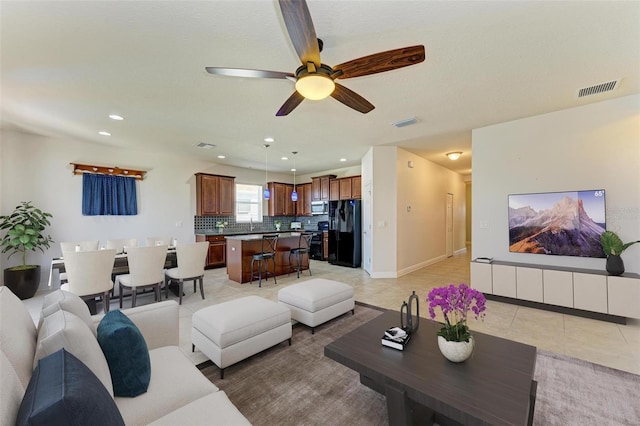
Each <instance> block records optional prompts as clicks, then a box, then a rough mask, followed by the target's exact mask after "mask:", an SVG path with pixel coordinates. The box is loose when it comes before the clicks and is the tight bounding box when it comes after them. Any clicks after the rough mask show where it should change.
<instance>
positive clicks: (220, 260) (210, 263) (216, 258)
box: [196, 235, 227, 269]
mask: <svg viewBox="0 0 640 426" xmlns="http://www.w3.org/2000/svg"><path fill="white" fill-rule="evenodd" d="M200 241H209V251H208V252H207V261H206V265H205V268H206V269H211V268H221V267H223V266H226V264H227V240H226V238H225V236H224V235H196V242H200Z"/></svg>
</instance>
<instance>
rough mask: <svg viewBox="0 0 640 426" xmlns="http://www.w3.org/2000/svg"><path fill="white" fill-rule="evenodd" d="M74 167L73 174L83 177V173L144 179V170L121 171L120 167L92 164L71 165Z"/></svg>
mask: <svg viewBox="0 0 640 426" xmlns="http://www.w3.org/2000/svg"><path fill="white" fill-rule="evenodd" d="M71 165H72V166H73V174H74V175H81V174H83V173H100V174H103V175H116V176H128V177H132V178H135V179H136V180H142V179H144V175H145V173H147V172H145V171H144V170H134V169H121V168H120V167H105V166H94V165H91V164H77V163H71Z"/></svg>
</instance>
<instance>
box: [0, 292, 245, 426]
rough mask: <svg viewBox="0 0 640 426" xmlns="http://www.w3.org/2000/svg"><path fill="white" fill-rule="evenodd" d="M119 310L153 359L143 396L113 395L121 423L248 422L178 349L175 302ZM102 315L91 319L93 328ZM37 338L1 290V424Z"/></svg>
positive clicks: (11, 417) (14, 408) (27, 375)
mask: <svg viewBox="0 0 640 426" xmlns="http://www.w3.org/2000/svg"><path fill="white" fill-rule="evenodd" d="M122 312H123V313H125V314H126V315H127V317H129V318H130V319H131V320H132V321H133V323H134V324H135V325H136V326H137V327H138V329H139V330H140V331H141V333H142V335H143V336H144V339H145V341H146V343H147V346H148V349H149V358H150V361H151V380H150V383H149V388H148V390H147V392H145V393H142V394H141V395H139V396H137V397H134V398H126V397H118V396H116V397H114V401H115V404H116V406H117V408H118V410H119V411H120V414H121V415H122V418H123V420H124V422H125V424H127V425H146V424H153V425H165V424H166V425H177V424H180V425H201V424H208V425H211V424H223V425H249V424H250V423H249V422H248V420H247V419H246V418H245V417H244V416H243V415H242V414H241V413H240V412H239V411H238V409H237V408H236V407H235V406H234V405H233V404H232V403H231V401H229V399H228V398H227V396H226V394H225V393H224V392H223V391H221V390H219V389H218V388H217V387H216V386H215V385H214V384H213V383H211V382H210V381H209V380H208V379H207V378H205V377H204V376H203V375H202V373H200V371H198V369H197V368H196V367H195V366H194V365H193V362H192V361H191V360H190V359H189V358H188V357H187V356H186V355H185V354H184V353H183V352H182V350H181V349H180V348H179V347H178V340H179V332H178V330H179V323H178V305H177V303H176V302H174V301H165V302H160V303H154V304H151V305H145V306H140V307H137V308H133V309H124V310H122ZM101 317H102V316H93V317H91V318H92V320H93V321H94V323H95V324H96V325H97V323H98V322H99V321H100V319H101ZM87 327H89V326H87ZM37 338H38V329H37V327H36V326H35V325H34V321H33V319H32V318H31V316H30V314H29V312H28V311H27V309H26V307H25V306H24V304H23V302H22V301H21V300H20V299H18V298H17V297H16V296H15V295H14V294H13V293H12V292H11V290H9V289H8V288H7V287H4V286H0V425H1V426H4V425H13V424H14V423H15V421H16V416H17V413H18V409H19V407H20V403H21V401H22V398H23V396H24V394H25V390H26V388H27V385H28V384H29V381H30V379H31V375H32V372H33V369H34V357H35V356H36V348H37V345H38V340H37ZM91 345H93V342H91ZM83 346H86V345H84V344H83ZM65 349H66V346H65ZM35 364H36V365H37V362H36V363H35ZM85 364H87V363H86V362H85ZM90 368H91V367H90ZM94 373H95V371H94ZM96 376H98V374H96ZM109 380H110V377H109ZM103 383H104V381H103ZM109 384H110V383H109ZM105 387H107V388H108V386H105Z"/></svg>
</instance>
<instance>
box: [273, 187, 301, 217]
mask: <svg viewBox="0 0 640 426" xmlns="http://www.w3.org/2000/svg"><path fill="white" fill-rule="evenodd" d="M267 187H268V188H269V192H271V197H270V198H269V216H294V215H295V214H296V212H295V204H294V202H293V201H291V193H292V192H293V185H291V184H288V183H280V182H269V183H267Z"/></svg>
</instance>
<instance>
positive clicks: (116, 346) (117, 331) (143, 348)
mask: <svg viewBox="0 0 640 426" xmlns="http://www.w3.org/2000/svg"><path fill="white" fill-rule="evenodd" d="M98 343H99V344H100V347H101V348H102V352H104V356H105V358H107V364H109V370H110V371H111V381H112V382H113V394H114V395H115V396H131V397H133V396H138V395H140V394H141V393H144V392H146V391H147V389H148V388H149V381H150V380H151V361H150V360H149V349H148V348H147V342H145V341H144V337H143V336H142V333H140V330H138V327H136V326H135V324H134V323H133V322H132V321H131V320H130V319H129V318H128V317H127V316H126V315H125V314H123V313H122V312H120V311H117V310H116V311H109V312H108V313H107V314H106V315H105V316H104V317H103V318H102V320H101V321H100V324H99V325H98Z"/></svg>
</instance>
